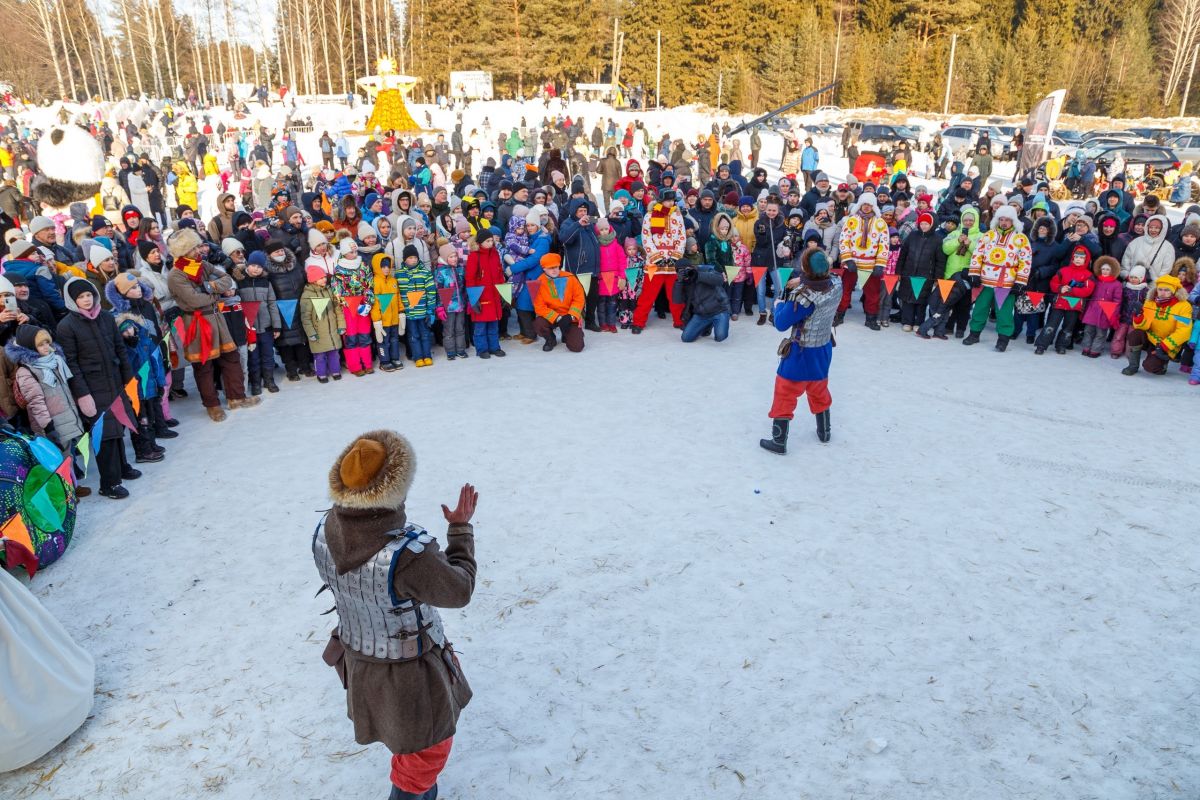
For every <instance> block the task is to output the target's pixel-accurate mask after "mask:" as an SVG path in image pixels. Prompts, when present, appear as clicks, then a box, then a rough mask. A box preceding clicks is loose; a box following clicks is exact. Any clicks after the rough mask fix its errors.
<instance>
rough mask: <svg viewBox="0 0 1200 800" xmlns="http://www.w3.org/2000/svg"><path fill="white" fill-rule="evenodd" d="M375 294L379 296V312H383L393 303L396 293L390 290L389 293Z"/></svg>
mask: <svg viewBox="0 0 1200 800" xmlns="http://www.w3.org/2000/svg"><path fill="white" fill-rule="evenodd" d="M375 296H376V297H377V298H379V313H381V314H382V313H384V312H386V311H387V310H388V306H390V305H391V304H392V300H394V299H395V297H396V293H395V292H388V293H387V294H377V295H375Z"/></svg>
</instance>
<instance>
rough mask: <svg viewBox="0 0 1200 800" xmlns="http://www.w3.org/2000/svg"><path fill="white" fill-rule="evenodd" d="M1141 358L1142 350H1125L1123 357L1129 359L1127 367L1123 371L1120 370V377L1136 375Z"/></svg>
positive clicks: (1135, 348)
mask: <svg viewBox="0 0 1200 800" xmlns="http://www.w3.org/2000/svg"><path fill="white" fill-rule="evenodd" d="M1141 356H1142V348H1140V347H1131V348H1129V350H1127V351H1126V352H1125V357H1126V358H1128V359H1129V366H1127V367H1125V369H1123V370H1121V374H1122V375H1137V373H1138V361H1139V360H1140V359H1141Z"/></svg>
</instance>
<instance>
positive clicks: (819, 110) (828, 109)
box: [812, 106, 842, 114]
mask: <svg viewBox="0 0 1200 800" xmlns="http://www.w3.org/2000/svg"><path fill="white" fill-rule="evenodd" d="M841 110H842V109H841V107H839V106H817V107H816V108H814V109H813V112H812V113H814V114H837V113H838V112H840V111H841Z"/></svg>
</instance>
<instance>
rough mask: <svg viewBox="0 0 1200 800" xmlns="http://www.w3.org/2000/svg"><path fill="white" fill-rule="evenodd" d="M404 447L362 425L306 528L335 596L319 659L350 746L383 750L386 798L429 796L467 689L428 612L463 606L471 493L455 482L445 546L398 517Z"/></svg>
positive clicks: (406, 477)
mask: <svg viewBox="0 0 1200 800" xmlns="http://www.w3.org/2000/svg"><path fill="white" fill-rule="evenodd" d="M416 467H417V463H416V455H415V453H414V452H413V449H412V445H411V444H409V442H408V440H407V439H405V438H404V437H403V436H401V435H400V434H398V433H395V432H394V431H385V430H379V431H370V432H369V433H364V434H363V435H362V436H360V437H358V438H357V439H355V440H354V441H353V442H351V444H350V445H349V446H348V447H347V448H346V449H345V450H344V451H342V454H341V455H340V456H338V459H337V461H336V462H335V463H334V465H333V468H332V469H331V470H330V471H329V493H330V495H331V496H332V498H333V508H332V509H331V510H330V511H329V512H328V514H327V515H326V517H325V519H324V520H323V521H322V522H321V524H320V525H318V526H317V531H316V533H315V534H314V536H313V558H314V559H315V560H316V564H317V571H318V572H319V573H320V574H321V579H322V580H323V581H324V582H325V586H324V587H322V590H324V588H328V589H330V590H331V591H332V592H333V597H334V601H335V603H336V606H337V613H338V627H337V628H336V629H335V630H334V631H333V634H332V636H331V637H330V641H329V646H328V647H327V648H326V650H325V660H326V662H327V663H329V664H331V665H332V666H334V667H335V668H336V669H337V670H338V673H339V676H340V677H341V678H342V685H343V686H344V687H345V688H346V709H347V714H348V716H349V717H350V719H351V720H352V721H353V722H354V738H355V741H357V742H358V743H359V744H370V743H372V742H382V743H383V744H384V745H386V746H387V748H388V749H389V750H391V751H392V753H393V756H392V770H391V779H392V794H391V800H434V798H436V797H437V795H438V787H437V779H438V775H439V774H440V773H441V771H442V769H443V767H445V765H446V760H447V758H448V757H449V755H450V746H451V743H452V742H453V739H454V732H455V727H456V725H457V723H458V715H459V714H460V713H461V712H462V709H463V708H464V707H465V706H466V705H467V703H468V702H469V701H470V700H471V687H470V686H468V685H467V679H466V677H465V676H464V675H463V672H462V668H461V667H460V666H459V663H458V657H457V656H456V655H455V653H454V648H453V647H452V646H451V644H450V642H449V641H448V640H447V639H446V635H445V633H444V632H443V630H442V620H441V617H440V616H439V615H438V612H437V608H438V607H441V608H462V607H463V606H465V605H467V603H469V602H471V593H472V592H473V591H474V589H475V539H474V534H473V529H472V527H471V517H472V515H473V514H474V513H475V504H476V502H478V500H479V494H478V492H476V491H475V488H474V487H473V486H471V485H470V484H466V485H465V486H463V487H462V490H461V491H460V493H459V498H458V506H457V507H456V508H455V509H454V510H453V511H452V510H450V509H449V508H447V507H446V506H442V514H443V515H444V516H445V517H446V521H447V522H448V523H450V527H449V531H448V540H449V543H448V545H447V547H446V550H445V551H444V552H443V551H442V550H441V548H440V547H439V546H438V543H437V540H436V539H434V538H433V537H432V536H430V535H429V534H428V533H427V532H426V531H425V529H424V528H421V527H420V526H418V525H414V524H413V523H410V522H408V518H407V517H406V516H405V513H404V501H405V498H406V497H407V495H408V489H409V487H410V486H411V485H412V481H413V477H414V476H415V473H416Z"/></svg>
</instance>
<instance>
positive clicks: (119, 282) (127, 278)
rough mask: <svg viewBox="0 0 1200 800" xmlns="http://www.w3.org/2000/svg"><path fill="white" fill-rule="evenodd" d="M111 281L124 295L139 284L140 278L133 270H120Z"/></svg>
mask: <svg viewBox="0 0 1200 800" xmlns="http://www.w3.org/2000/svg"><path fill="white" fill-rule="evenodd" d="M92 250H93V252H94V251H95V248H92ZM110 283H112V285H113V286H115V287H117V292H119V293H120V294H121V296H122V297H124V296H125V295H126V294H128V292H129V290H130V289H132V288H133V287H135V286H137V285H138V279H137V276H136V275H134V274H133V273H132V272H118V273H117V275H116V277H114V278H113V279H112V281H110Z"/></svg>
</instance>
